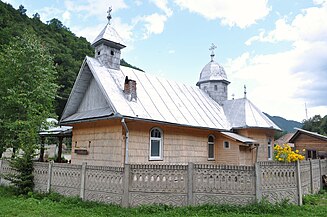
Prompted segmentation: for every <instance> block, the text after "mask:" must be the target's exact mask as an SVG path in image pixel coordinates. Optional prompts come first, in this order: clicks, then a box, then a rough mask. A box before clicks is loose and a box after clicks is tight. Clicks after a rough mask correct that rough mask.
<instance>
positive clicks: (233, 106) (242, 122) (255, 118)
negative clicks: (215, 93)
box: [223, 98, 281, 130]
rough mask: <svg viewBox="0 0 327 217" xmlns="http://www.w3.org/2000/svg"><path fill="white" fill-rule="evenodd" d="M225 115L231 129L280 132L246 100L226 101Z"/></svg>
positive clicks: (224, 104)
mask: <svg viewBox="0 0 327 217" xmlns="http://www.w3.org/2000/svg"><path fill="white" fill-rule="evenodd" d="M223 108H224V112H225V115H226V117H227V119H228V121H229V123H230V124H231V126H232V128H269V129H274V130H281V129H280V128H279V127H278V126H277V125H276V124H275V123H274V122H273V121H271V120H270V119H269V118H268V117H267V116H266V115H265V114H264V113H263V112H262V111H260V109H258V108H257V107H256V106H255V105H254V104H253V103H252V102H251V101H250V100H248V99H247V98H241V99H234V100H226V101H225V102H224V103H223Z"/></svg>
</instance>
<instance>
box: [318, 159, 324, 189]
mask: <svg viewBox="0 0 327 217" xmlns="http://www.w3.org/2000/svg"><path fill="white" fill-rule="evenodd" d="M322 175H323V174H322V171H321V159H319V180H320V190H322V189H323V188H324V183H323V181H322Z"/></svg>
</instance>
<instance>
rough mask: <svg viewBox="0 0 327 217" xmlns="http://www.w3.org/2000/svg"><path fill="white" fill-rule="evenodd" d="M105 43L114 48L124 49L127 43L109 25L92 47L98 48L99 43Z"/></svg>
mask: <svg viewBox="0 0 327 217" xmlns="http://www.w3.org/2000/svg"><path fill="white" fill-rule="evenodd" d="M102 42H105V43H107V44H110V45H111V46H113V47H118V48H124V47H126V46H125V43H124V41H123V39H122V38H121V37H120V36H119V34H118V33H117V31H116V30H115V29H114V28H113V27H112V26H111V25H110V24H109V23H108V24H107V25H106V26H105V27H104V29H103V30H102V31H101V32H100V34H99V35H98V36H97V37H96V38H95V40H94V41H93V43H92V46H96V45H97V44H99V43H102Z"/></svg>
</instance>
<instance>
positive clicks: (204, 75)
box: [196, 44, 230, 105]
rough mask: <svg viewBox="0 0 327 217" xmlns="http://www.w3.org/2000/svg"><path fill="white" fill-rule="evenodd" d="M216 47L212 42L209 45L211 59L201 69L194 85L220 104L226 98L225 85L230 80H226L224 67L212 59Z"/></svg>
mask: <svg viewBox="0 0 327 217" xmlns="http://www.w3.org/2000/svg"><path fill="white" fill-rule="evenodd" d="M216 48H217V47H216V46H215V45H214V44H212V45H211V47H210V49H209V50H211V55H210V56H211V61H210V62H209V63H208V64H207V65H205V66H204V68H203V69H202V71H201V74H200V79H199V81H198V82H197V83H196V85H197V86H198V87H199V88H200V89H201V90H204V91H205V92H207V93H208V94H209V96H210V97H211V98H212V99H213V100H215V101H216V102H218V103H219V104H220V105H222V104H223V102H224V101H225V100H227V96H228V90H227V86H228V84H229V83H230V82H229V81H228V80H227V75H226V72H225V70H224V68H223V67H222V66H221V65H219V64H218V63H217V62H215V61H214V57H215V53H214V49H216Z"/></svg>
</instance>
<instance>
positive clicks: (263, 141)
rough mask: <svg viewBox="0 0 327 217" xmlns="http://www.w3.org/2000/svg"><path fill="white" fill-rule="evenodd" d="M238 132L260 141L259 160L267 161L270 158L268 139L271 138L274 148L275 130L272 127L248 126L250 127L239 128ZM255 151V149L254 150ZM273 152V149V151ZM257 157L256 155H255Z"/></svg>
mask: <svg viewBox="0 0 327 217" xmlns="http://www.w3.org/2000/svg"><path fill="white" fill-rule="evenodd" d="M237 133H239V134H240V135H243V136H246V137H249V138H251V139H254V140H256V141H257V142H258V143H259V150H258V161H267V160H268V139H269V138H270V139H271V147H272V149H273V148H274V133H275V131H274V130H271V129H264V128H263V129H260V128H248V129H239V130H237ZM253 151H255V149H254V150H253ZM272 153H273V151H272ZM254 157H255V156H254Z"/></svg>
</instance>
